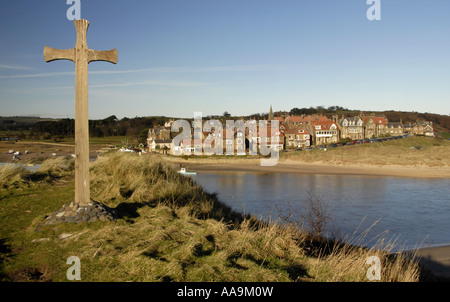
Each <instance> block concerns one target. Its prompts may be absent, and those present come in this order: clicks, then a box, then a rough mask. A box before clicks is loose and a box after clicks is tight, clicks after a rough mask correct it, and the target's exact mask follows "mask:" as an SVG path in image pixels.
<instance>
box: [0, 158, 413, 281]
mask: <svg viewBox="0 0 450 302" xmlns="http://www.w3.org/2000/svg"><path fill="white" fill-rule="evenodd" d="M70 167H71V163H70V162H65V161H64V160H62V159H58V160H57V159H54V161H52V162H48V163H46V164H45V165H43V167H41V168H42V170H40V172H39V173H41V175H49V174H50V175H54V174H58V173H61V175H62V176H63V177H64V176H71V174H70V173H72V170H71V168H70ZM3 168H4V167H3ZM67 169H68V170H67ZM22 172H23V171H22ZM4 174H5V175H6V173H4ZM8 175H10V177H9V178H8V179H11V180H12V179H13V178H15V179H16V180H15V181H19V182H20V179H23V178H24V177H25V176H24V175H25V174H21V173H19V172H18V171H16V172H9V174H8ZM90 176H91V197H92V198H93V199H94V200H95V201H99V202H102V203H104V204H107V205H108V206H110V207H115V208H116V210H117V211H119V212H120V214H121V218H123V219H119V220H118V221H116V222H97V223H94V224H89V225H88V224H86V225H60V226H46V227H44V228H42V229H41V231H40V232H35V231H33V230H34V229H35V227H36V226H37V223H38V221H39V219H38V218H39V217H36V216H35V215H36V214H34V212H36V213H41V212H43V210H39V209H41V208H42V207H45V204H44V203H45V202H47V203H49V201H48V200H47V199H48V195H46V196H45V197H41V195H42V192H41V190H40V188H46V190H47V191H48V192H50V191H52V190H53V187H52V186H50V185H46V186H42V187H39V186H38V185H36V186H31V187H30V189H29V190H28V191H30V192H32V193H30V194H33V195H34V196H35V197H34V198H27V197H20V198H19V197H16V199H17V200H20V202H19V201H17V200H16V201H12V200H11V201H8V199H10V198H14V197H10V196H9V195H8V199H6V200H5V202H10V203H11V205H10V208H11V209H10V212H11V211H16V212H17V213H18V212H24V211H25V210H29V212H30V213H28V215H29V218H27V219H28V220H29V221H28V222H27V220H26V219H25V218H24V219H22V220H20V222H21V223H22V224H23V225H20V226H19V225H17V226H16V227H15V228H14V229H15V230H16V231H15V233H14V234H11V235H9V234H8V236H10V237H11V238H19V239H20V240H16V241H13V244H16V246H14V247H13V248H14V250H15V251H18V252H17V253H18V254H15V255H14V258H10V261H8V265H7V266H5V268H4V271H5V274H6V273H7V274H8V276H11V278H13V279H14V278H16V277H15V276H17V275H18V274H17V272H18V271H19V272H20V271H30V270H31V271H34V270H36V269H38V270H39V271H40V272H42V273H44V272H45V277H46V279H47V280H55V281H66V275H65V272H66V271H67V265H66V262H65V260H64V259H66V258H67V255H75V254H76V255H77V256H78V257H79V258H80V259H81V261H82V266H83V273H82V278H83V281H113V282H115V281H122V282H123V281H179V282H184V281H187V282H196V281H222V282H224V281H225V282H238V281H246V282H251V281H253V282H267V281H272V282H280V281H368V280H367V278H366V271H367V269H368V268H369V266H368V265H367V264H366V261H367V258H368V257H370V256H377V257H379V258H380V260H381V263H382V279H381V281H417V280H418V276H419V273H418V268H417V265H416V264H415V262H413V261H410V260H408V259H406V258H404V257H403V258H402V257H401V256H392V254H391V253H389V252H386V251H383V250H382V249H377V248H374V249H365V248H362V247H359V246H357V243H358V241H356V242H355V241H354V242H350V243H345V242H344V241H332V240H327V239H325V238H318V236H317V235H314V236H312V234H311V230H309V229H304V228H303V227H302V223H278V222H275V221H272V220H269V221H262V220H260V219H256V218H255V217H251V216H243V215H240V214H237V213H233V212H232V211H231V210H230V208H228V207H227V206H225V205H223V204H221V203H220V201H218V200H217V198H216V197H215V196H214V195H211V194H208V193H207V192H205V191H204V190H203V189H202V188H201V187H200V186H199V185H197V184H196V183H195V182H194V181H193V180H192V179H191V178H189V177H185V176H183V175H180V174H178V173H177V172H176V171H175V170H174V169H173V168H171V166H170V165H169V164H168V163H167V162H165V161H164V160H163V159H162V157H159V156H142V157H139V156H136V155H133V154H119V153H112V154H109V155H106V156H104V157H102V158H99V160H98V161H96V162H95V163H92V164H91V175H90ZM25 178H26V177H25ZM72 188H73V186H72V184H71V185H70V189H71V190H72ZM59 189H60V188H59ZM58 192H59V191H58ZM12 194H14V192H13V193H12ZM20 194H22V193H20ZM59 194H60V193H59ZM66 195H71V194H68V193H67V194H66V193H65V195H64V196H65V197H64V198H66V197H67V196H66ZM55 198H60V195H58V197H55V196H53V199H55ZM64 198H63V199H64ZM14 202H15V203H14ZM51 202H52V203H54V204H56V203H57V202H55V201H51ZM13 203H14V204H13ZM28 203H29V204H28ZM30 205H33V208H31V207H30ZM16 208H19V209H20V211H17V210H16ZM55 208H57V207H56V206H55ZM313 208H314V207H313ZM30 209H31V210H30ZM16 212H14V213H16ZM319 214H322V212H320V213H319ZM1 215H5V216H6V215H10V214H9V213H6V212H1V211H0V216H1ZM39 215H41V216H42V213H41V214H39ZM2 217H3V216H2ZM27 217H28V216H27ZM22 221H25V222H22ZM30 225H31V227H30ZM67 232H69V233H70V234H72V235H73V236H71V237H69V238H67V239H64V240H63V239H60V235H61V233H67ZM5 235H6V234H5ZM42 238H46V239H48V240H46V241H38V242H33V240H40V239H42ZM74 253H75V254H74ZM30 259H32V260H30ZM61 259H63V260H64V261H62V260H61ZM43 268H46V269H45V271H44V269H43Z"/></svg>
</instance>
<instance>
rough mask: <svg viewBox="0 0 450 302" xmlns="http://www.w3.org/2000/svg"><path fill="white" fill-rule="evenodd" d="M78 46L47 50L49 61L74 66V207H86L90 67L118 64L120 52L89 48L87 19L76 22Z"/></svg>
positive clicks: (46, 58)
mask: <svg viewBox="0 0 450 302" xmlns="http://www.w3.org/2000/svg"><path fill="white" fill-rule="evenodd" d="M74 23H75V28H76V30H77V43H76V45H75V47H74V48H72V49H54V48H51V47H48V46H45V48H44V59H45V61H46V62H51V61H54V60H69V61H73V62H74V63H75V204H77V205H79V206H87V205H89V204H90V203H91V201H90V190H89V118H88V64H89V63H90V62H94V61H106V62H111V63H114V64H116V63H117V58H118V55H117V50H116V49H112V50H108V51H98V50H92V49H89V48H88V46H87V42H86V34H87V30H88V27H89V21H87V20H83V19H82V20H75V21H74Z"/></svg>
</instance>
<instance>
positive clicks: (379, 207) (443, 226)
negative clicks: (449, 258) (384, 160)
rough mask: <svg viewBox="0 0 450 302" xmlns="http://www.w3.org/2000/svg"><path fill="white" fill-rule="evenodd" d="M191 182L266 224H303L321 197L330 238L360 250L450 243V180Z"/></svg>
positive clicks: (218, 176)
mask: <svg viewBox="0 0 450 302" xmlns="http://www.w3.org/2000/svg"><path fill="white" fill-rule="evenodd" d="M191 177H192V178H193V179H194V180H195V181H196V182H197V183H199V184H200V185H202V187H203V188H204V189H205V190H206V191H208V192H210V193H214V192H215V193H217V194H218V198H219V199H220V200H221V201H222V202H224V203H225V204H227V205H228V206H230V207H232V208H233V209H234V210H235V211H239V212H245V213H246V214H252V215H255V216H256V217H258V218H262V219H268V218H269V217H271V218H272V219H276V218H277V217H278V216H279V215H278V213H284V214H286V213H288V212H289V213H294V215H296V217H297V218H299V219H300V217H301V215H302V213H305V212H306V210H305V208H304V204H305V203H304V201H305V200H307V196H308V194H310V195H311V196H312V197H313V198H320V200H321V202H322V203H324V204H325V205H326V213H327V214H328V216H329V219H328V225H327V230H328V234H329V235H330V234H335V235H336V234H339V236H340V237H341V238H344V239H345V240H346V241H350V242H354V243H358V244H360V245H365V246H368V247H372V246H374V245H377V244H379V239H380V238H384V240H385V242H391V243H393V245H394V246H392V247H387V244H386V243H385V245H382V247H385V246H386V247H387V248H388V249H390V250H394V251H395V250H403V249H411V248H417V247H428V246H439V245H449V244H450V182H449V180H448V179H425V178H423V179H422V178H400V177H379V176H343V175H314V174H308V175H306V174H264V173H246V172H214V173H210V172H202V173H200V174H198V175H194V176H191ZM366 232H367V234H365V233H366ZM363 234H365V235H363ZM355 240H357V242H356V241H355ZM377 242H378V243H377Z"/></svg>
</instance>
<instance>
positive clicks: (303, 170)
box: [168, 158, 450, 178]
mask: <svg viewBox="0 0 450 302" xmlns="http://www.w3.org/2000/svg"><path fill="white" fill-rule="evenodd" d="M168 160H169V161H170V162H172V163H173V165H174V167H175V168H179V167H180V165H183V166H184V167H187V168H188V169H189V170H195V171H198V172H212V171H230V172H232V171H238V172H261V173H296V174H328V175H365V176H393V177H415V178H450V168H448V167H424V166H394V165H386V166H375V165H339V164H322V163H303V162H299V161H292V160H281V161H280V162H279V163H278V164H277V165H276V166H272V167H263V166H261V165H260V160H259V159H213V158H211V159H194V158H190V159H188V160H183V159H181V158H170V159H168Z"/></svg>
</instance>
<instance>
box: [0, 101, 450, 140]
mask: <svg viewBox="0 0 450 302" xmlns="http://www.w3.org/2000/svg"><path fill="white" fill-rule="evenodd" d="M360 113H364V114H371V113H375V114H384V115H385V116H386V117H387V118H388V119H389V121H392V122H399V121H400V120H401V121H402V122H403V123H414V122H416V121H417V120H425V121H431V122H433V126H434V128H435V133H436V134H440V135H443V136H445V137H450V116H449V115H440V114H433V113H419V112H403V111H371V112H368V111H365V112H363V111H361V110H349V109H347V108H343V107H339V106H331V107H328V108H324V107H322V106H318V107H315V108H313V107H310V108H293V109H292V110H291V111H289V112H287V111H278V112H275V113H274V115H275V116H276V117H277V116H287V115H302V114H305V115H311V114H321V115H325V116H327V117H328V118H330V119H331V118H332V116H333V115H335V114H337V115H338V116H339V118H341V117H342V116H345V117H348V116H356V115H358V114H360ZM240 118H241V119H246V120H248V119H255V120H260V119H267V118H268V113H255V114H252V115H248V116H231V115H230V114H228V113H227V116H225V115H214V116H205V117H203V119H204V120H208V119H240ZM170 119H173V120H177V119H178V118H170V117H165V116H148V117H135V118H127V117H124V118H122V119H120V120H119V119H118V118H117V117H116V116H115V115H112V116H110V117H107V118H105V119H101V120H90V121H89V135H90V136H91V137H106V136H129V137H134V138H144V140H145V138H146V137H147V132H148V129H149V128H153V127H156V126H163V125H164V123H166V122H167V121H169V120H170ZM74 126H75V120H74V119H50V118H39V117H20V116H17V117H0V131H1V132H3V133H2V135H1V136H5V135H8V132H13V133H14V134H12V135H15V136H17V137H19V138H21V139H23V138H29V139H58V138H64V137H73V136H74Z"/></svg>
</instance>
